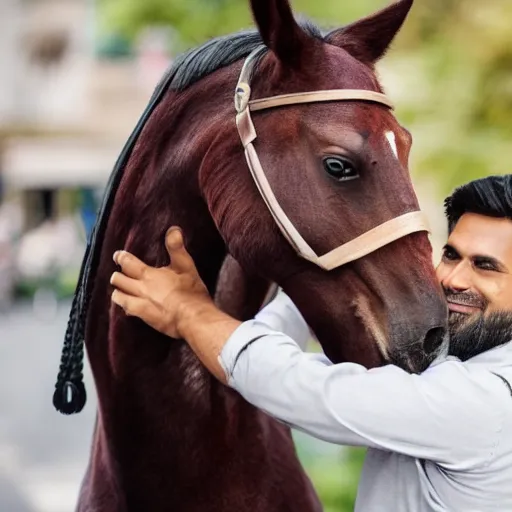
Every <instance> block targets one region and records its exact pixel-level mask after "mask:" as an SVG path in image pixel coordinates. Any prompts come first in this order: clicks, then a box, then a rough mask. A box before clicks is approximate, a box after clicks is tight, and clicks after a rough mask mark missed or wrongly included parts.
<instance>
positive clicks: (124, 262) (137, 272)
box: [110, 228, 213, 338]
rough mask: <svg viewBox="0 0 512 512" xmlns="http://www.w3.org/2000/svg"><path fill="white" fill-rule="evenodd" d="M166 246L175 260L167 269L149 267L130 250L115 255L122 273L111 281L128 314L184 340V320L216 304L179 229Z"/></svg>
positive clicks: (116, 298) (172, 231)
mask: <svg viewBox="0 0 512 512" xmlns="http://www.w3.org/2000/svg"><path fill="white" fill-rule="evenodd" d="M165 245H166V247H167V251H168V253H169V256H170V258H171V264H170V265H169V266H167V267H161V268H153V267H149V266H148V265H146V264H145V263H143V262H142V261H141V260H139V259H138V258H137V257H135V256H134V255H133V254H130V253H129V252H126V251H118V252H116V253H115V254H114V261H115V262H116V263H117V264H118V265H119V266H120V268H121V272H114V274H113V275H112V278H111V280H110V282H111V283H112V285H113V286H114V287H115V288H116V290H114V292H113V294H112V301H113V302H114V303H115V304H117V305H118V306H120V307H121V308H123V309H124V311H125V312H126V314H127V315H129V316H136V317H138V318H140V319H141V320H143V321H144V322H146V323H147V324H148V325H150V326H151V327H153V328H154V329H156V330H157V331H160V332H162V333H164V334H166V335H167V336H170V337H172V338H183V337H184V333H183V332H181V330H180V327H181V325H182V320H183V319H184V318H186V317H187V316H189V315H190V314H193V313H197V312H198V311H200V310H201V309H202V308H203V307H205V306H206V307H209V306H211V305H212V304H213V302H212V300H211V298H210V296H209V294H208V291H207V289H206V286H205V285H204V283H203V282H202V280H201V278H200V277H199V274H198V272H197V269H196V266H195V264H194V261H193V260H192V257H191V256H190V254H189V253H188V252H187V250H186V249H185V246H184V243H183V236H182V233H181V231H180V229H179V228H171V229H169V231H168V232H167V235H166V238H165Z"/></svg>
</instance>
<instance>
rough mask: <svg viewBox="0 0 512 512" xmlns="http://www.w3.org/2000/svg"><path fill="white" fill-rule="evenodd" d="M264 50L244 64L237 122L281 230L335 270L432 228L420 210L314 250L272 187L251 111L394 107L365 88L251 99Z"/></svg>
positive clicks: (296, 245)
mask: <svg viewBox="0 0 512 512" xmlns="http://www.w3.org/2000/svg"><path fill="white" fill-rule="evenodd" d="M261 53H262V48H261V47H260V48H257V49H256V50H254V51H253V52H252V53H251V54H250V55H249V56H248V57H247V59H246V61H245V63H244V66H243V68H242V72H241V74H240V78H239V81H238V85H237V87H236V93H235V108H236V111H237V116H236V124H237V127H238V133H239V135H240V139H241V141H242V144H243V146H244V148H245V157H246V160H247V164H248V166H249V169H250V171H251V175H252V177H253V179H254V181H255V183H256V186H257V187H258V190H259V192H260V194H261V196H262V198H263V200H264V201H265V204H266V205H267V207H268V209H269V210H270V213H271V214H272V217H273V218H274V220H275V222H276V224H277V225H278V227H279V229H280V230H281V233H282V234H283V235H284V237H285V238H286V239H287V240H288V242H289V243H290V244H291V245H292V247H293V248H294V249H295V251H296V252H297V254H298V255H299V256H301V257H302V258H304V259H306V260H308V261H310V262H312V263H314V264H315V265H318V266H319V267H321V268H323V269H324V270H333V269H335V268H338V267H340V266H342V265H345V264H347V263H350V262H352V261H355V260H357V259H359V258H362V257H363V256H367V255H368V254H370V253H372V252H374V251H376V250H377V249H380V248H381V247H384V246H385V245H387V244H390V243H391V242H394V241H396V240H398V239H400V238H402V237H405V236H407V235H410V234H411V233H416V232H418V231H427V232H429V231H430V229H429V227H428V223H427V220H426V217H425V215H424V214H423V213H422V212H420V211H415V212H409V213H405V214H404V215H400V216H399V217H396V218H394V219H391V220H389V221H387V222H384V223H383V224H380V225H379V226H377V227H375V228H373V229H371V230H370V231H367V232H366V233H363V234H362V235H361V236H359V237H357V238H355V239H353V240H351V241H350V242H347V243H345V244H343V245H340V246H339V247H337V248H336V249H333V250H332V251H330V252H328V253H327V254H324V255H323V256H318V255H317V254H316V253H315V251H313V249H312V248H311V247H310V246H309V245H308V243H307V242H306V241H305V240H304V238H302V236H301V235H300V233H299V232H298V231H297V229H296V228H295V226H294V225H293V224H292V222H291V221H290V219H289V218H288V217H287V215H286V214H285V212H284V211H283V209H282V208H281V206H280V204H279V202H278V201H277V199H276V197H275V195H274V193H273V192H272V188H271V187H270V184H269V182H268V180H267V177H266V176H265V173H264V171H263V168H262V166H261V163H260V160H259V158H258V155H257V153H256V150H255V148H254V145H253V142H254V141H255V140H256V138H257V134H256V129H255V128H254V124H253V122H252V119H251V111H252V112H256V111H261V110H266V109H270V108H275V107H283V106H286V105H299V104H305V103H320V102H328V101H365V102H372V103H377V104H380V105H383V106H384V107H386V108H389V109H393V104H392V103H391V101H390V100H389V99H388V98H387V97H386V96H385V95H384V94H381V93H378V92H374V91H366V90H362V89H336V90H331V91H314V92H304V93H297V94H285V95H282V96H273V97H270V98H262V99H258V100H252V101H251V87H250V85H249V83H250V79H251V76H252V72H253V70H254V67H255V64H256V62H257V59H258V57H259V56H260V55H261Z"/></svg>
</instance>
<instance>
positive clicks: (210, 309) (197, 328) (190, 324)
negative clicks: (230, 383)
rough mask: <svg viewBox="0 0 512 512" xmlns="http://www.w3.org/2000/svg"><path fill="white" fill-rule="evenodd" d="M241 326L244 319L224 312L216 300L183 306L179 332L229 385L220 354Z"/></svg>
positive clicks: (212, 370)
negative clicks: (217, 305)
mask: <svg viewBox="0 0 512 512" xmlns="http://www.w3.org/2000/svg"><path fill="white" fill-rule="evenodd" d="M240 325H241V322H239V321H238V320H235V319H234V318H232V317H230V316H229V315H227V314H226V313H223V312H222V311H221V310H219V309H218V308H217V307H216V306H215V304H213V302H212V303H210V302H207V303H204V304H200V305H191V306H187V307H185V308H183V313H182V315H181V320H180V324H179V332H180V334H181V336H182V337H183V338H184V339H185V340H186V341H187V343H188V344H189V345H190V348H191V349H192V350H193V351H194V352H195V354H196V355H197V357H198V358H199V359H200V360H201V362H202V363H203V364H204V365H205V366H206V368H207V369H208V370H209V371H210V372H211V373H212V374H213V375H214V376H215V377H217V379H219V380H220V381H221V382H222V383H223V384H226V383H227V376H226V374H225V371H224V369H223V367H222V365H221V364H220V362H219V355H220V353H221V352H222V349H223V347H224V345H225V344H226V342H227V341H228V340H229V338H230V337H231V335H232V334H233V333H234V332H235V331H236V329H237V328H238V327H239V326H240Z"/></svg>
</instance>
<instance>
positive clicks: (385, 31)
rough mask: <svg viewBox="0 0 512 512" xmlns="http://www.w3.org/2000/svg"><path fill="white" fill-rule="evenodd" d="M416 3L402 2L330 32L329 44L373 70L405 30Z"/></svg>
mask: <svg viewBox="0 0 512 512" xmlns="http://www.w3.org/2000/svg"><path fill="white" fill-rule="evenodd" d="M413 1H414V0H399V1H398V2H395V3H394V4H393V5H390V6H389V7H387V8H385V9H383V10H381V11H379V12H377V13H375V14H373V15H372V16H368V17H366V18H363V19H362V20H359V21H356V22H355V23H352V24H350V25H348V26H346V27H344V28H340V29H338V30H334V31H333V32H331V33H330V34H329V35H328V36H327V38H326V41H327V42H328V43H329V44H332V45H334V46H339V47H341V48H343V49H344V50H346V51H347V52H348V53H350V54H351V55H352V56H353V57H355V58H356V59H357V60H359V61H361V62H363V63H364V64H367V65H369V66H371V67H372V66H373V65H374V64H375V63H376V62H377V61H378V60H380V59H381V58H382V57H383V56H384V55H385V54H386V51H387V50H388V48H389V46H390V45H391V43H392V41H393V39H394V38H395V36H396V35H397V33H398V32H399V30H400V28H401V27H402V25H403V23H404V21H405V19H406V18H407V15H408V14H409V11H410V10H411V7H412V4H413Z"/></svg>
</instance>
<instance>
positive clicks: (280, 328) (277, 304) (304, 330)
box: [256, 288, 313, 350]
mask: <svg viewBox="0 0 512 512" xmlns="http://www.w3.org/2000/svg"><path fill="white" fill-rule="evenodd" d="M256 320H258V321H259V322H261V323H262V324H265V325H267V326H268V327H269V328H270V329H271V330H273V331H277V332H282V333H283V334H286V335H287V336H289V337H290V338H292V340H293V341H295V342H296V343H297V345H299V347H300V348H301V349H302V350H306V347H307V344H308V341H310V340H311V339H312V338H313V335H312V334H311V331H310V329H309V326H308V324H307V323H306V320H304V317H303V316H302V315H301V313H300V311H299V310H298V309H297V306H295V304H294V303H293V302H292V300H291V299H290V297H288V295H286V294H285V293H284V291H283V290H282V289H281V288H279V290H278V292H277V294H276V296H275V297H274V299H273V300H272V301H271V302H270V303H269V304H267V306H265V307H264V308H263V309H262V310H261V311H260V312H259V313H258V314H257V315H256Z"/></svg>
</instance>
